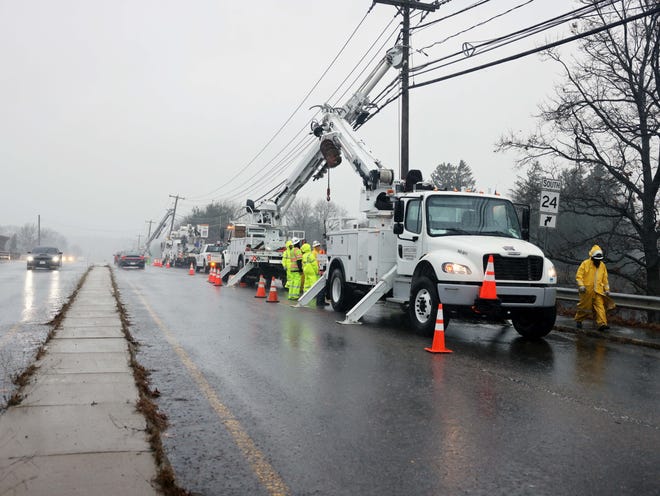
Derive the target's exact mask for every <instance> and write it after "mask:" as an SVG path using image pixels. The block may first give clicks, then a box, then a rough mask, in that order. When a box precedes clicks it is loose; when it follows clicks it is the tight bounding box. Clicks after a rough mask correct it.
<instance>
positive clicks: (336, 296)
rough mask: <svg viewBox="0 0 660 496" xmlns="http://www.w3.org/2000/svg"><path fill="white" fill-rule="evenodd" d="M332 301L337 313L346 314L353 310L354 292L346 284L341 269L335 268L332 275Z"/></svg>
mask: <svg viewBox="0 0 660 496" xmlns="http://www.w3.org/2000/svg"><path fill="white" fill-rule="evenodd" d="M330 301H332V308H333V309H334V310H335V311H336V312H345V311H346V310H348V309H349V308H351V303H352V302H353V292H352V291H351V289H350V288H349V287H348V285H347V284H346V278H345V277H344V273H343V272H342V270H341V269H340V268H339V267H335V268H334V269H333V270H332V273H331V274H330Z"/></svg>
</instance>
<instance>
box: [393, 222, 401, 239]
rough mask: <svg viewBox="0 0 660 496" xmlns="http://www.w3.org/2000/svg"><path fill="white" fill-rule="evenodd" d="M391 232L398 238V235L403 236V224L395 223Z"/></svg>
mask: <svg viewBox="0 0 660 496" xmlns="http://www.w3.org/2000/svg"><path fill="white" fill-rule="evenodd" d="M392 231H393V232H394V234H396V235H397V236H398V235H399V234H403V223H401V222H397V223H396V224H394V228H393V229H392Z"/></svg>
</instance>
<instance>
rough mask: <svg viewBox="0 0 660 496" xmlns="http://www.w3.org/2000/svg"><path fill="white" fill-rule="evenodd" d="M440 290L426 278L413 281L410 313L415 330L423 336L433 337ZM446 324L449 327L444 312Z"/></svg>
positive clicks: (447, 318)
mask: <svg viewBox="0 0 660 496" xmlns="http://www.w3.org/2000/svg"><path fill="white" fill-rule="evenodd" d="M439 302H440V300H439V299H438V290H437V288H436V287H435V284H433V281H431V279H429V278H428V277H426V276H422V277H419V278H417V279H415V280H414V281H413V284H412V288H411V291H410V304H409V305H408V313H409V315H410V321H411V323H412V326H413V329H414V330H415V332H416V333H417V334H420V335H422V336H433V331H435V319H436V317H437V315H438V303H439ZM443 314H444V315H443V317H444V324H445V327H447V324H448V323H449V317H448V316H447V313H446V312H443Z"/></svg>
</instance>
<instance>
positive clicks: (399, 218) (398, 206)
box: [394, 199, 404, 222]
mask: <svg viewBox="0 0 660 496" xmlns="http://www.w3.org/2000/svg"><path fill="white" fill-rule="evenodd" d="M403 207H404V205H403V201H402V200H399V199H396V200H394V222H403Z"/></svg>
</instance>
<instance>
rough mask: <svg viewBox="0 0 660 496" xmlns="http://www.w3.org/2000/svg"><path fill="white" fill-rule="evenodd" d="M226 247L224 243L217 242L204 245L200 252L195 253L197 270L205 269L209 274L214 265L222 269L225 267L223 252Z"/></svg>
mask: <svg viewBox="0 0 660 496" xmlns="http://www.w3.org/2000/svg"><path fill="white" fill-rule="evenodd" d="M224 249H225V247H224V246H223V245H220V244H217V243H216V244H205V245H203V246H202V248H201V250H200V251H199V253H197V254H196V255H195V270H196V271H197V272H201V271H202V270H203V271H204V272H206V273H207V274H208V273H209V272H210V271H211V268H212V267H215V268H219V269H221V268H222V267H223V259H222V252H223V251H224Z"/></svg>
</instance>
